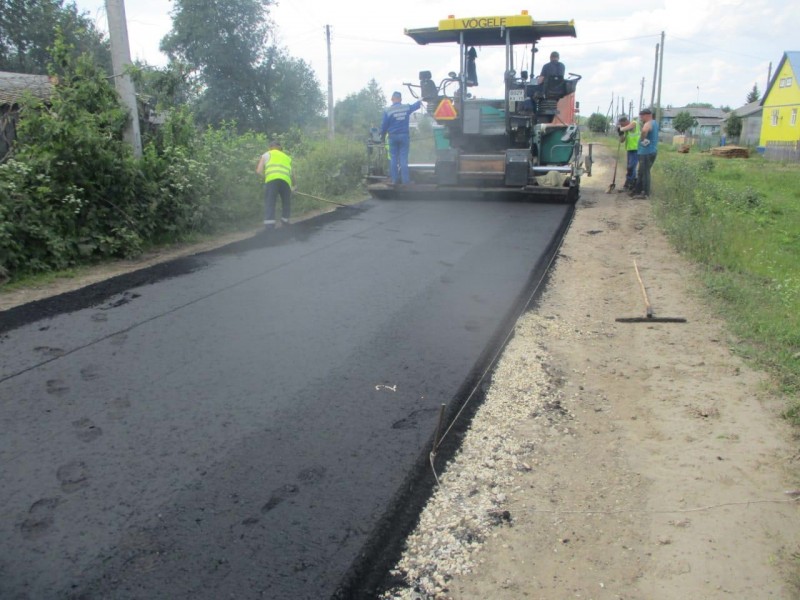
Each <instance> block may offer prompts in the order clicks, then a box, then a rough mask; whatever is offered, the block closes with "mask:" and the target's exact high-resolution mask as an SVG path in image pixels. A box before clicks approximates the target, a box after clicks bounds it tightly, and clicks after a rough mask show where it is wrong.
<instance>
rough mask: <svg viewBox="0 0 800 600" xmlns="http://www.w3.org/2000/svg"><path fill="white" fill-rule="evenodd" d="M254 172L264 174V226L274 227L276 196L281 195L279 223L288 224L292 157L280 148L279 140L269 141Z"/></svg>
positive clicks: (291, 184)
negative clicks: (267, 148) (266, 149)
mask: <svg viewBox="0 0 800 600" xmlns="http://www.w3.org/2000/svg"><path fill="white" fill-rule="evenodd" d="M256 173H258V174H259V175H263V176H264V227H265V228H267V229H274V228H275V224H276V222H275V204H276V203H277V201H278V196H280V197H281V209H282V210H281V225H288V224H289V217H290V216H291V211H292V209H291V204H290V203H291V199H292V186H293V183H292V157H291V156H289V155H288V154H286V153H285V152H283V150H281V143H280V142H279V141H277V140H272V141H270V143H269V150H268V151H267V152H265V153H264V154H262V155H261V159H260V160H259V161H258V166H257V167H256Z"/></svg>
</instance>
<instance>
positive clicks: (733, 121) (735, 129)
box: [725, 112, 743, 138]
mask: <svg viewBox="0 0 800 600" xmlns="http://www.w3.org/2000/svg"><path fill="white" fill-rule="evenodd" d="M742 125H743V122H742V117H740V116H739V115H737V114H736V113H733V112H732V113H731V114H730V115H729V116H728V119H727V120H726V121H725V133H727V134H728V137H731V138H738V137H739V136H740V135H741V134H742Z"/></svg>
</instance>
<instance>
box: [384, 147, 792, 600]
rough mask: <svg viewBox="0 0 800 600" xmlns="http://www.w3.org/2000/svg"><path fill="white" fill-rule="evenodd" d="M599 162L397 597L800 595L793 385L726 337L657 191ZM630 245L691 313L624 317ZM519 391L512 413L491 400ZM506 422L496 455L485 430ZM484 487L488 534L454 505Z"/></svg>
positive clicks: (654, 283)
mask: <svg viewBox="0 0 800 600" xmlns="http://www.w3.org/2000/svg"><path fill="white" fill-rule="evenodd" d="M609 162H610V161H609V160H608V159H606V160H605V162H604V164H603V163H601V164H599V165H596V167H598V168H596V169H595V173H594V177H592V178H591V179H586V180H584V182H585V183H584V189H583V192H582V198H581V201H580V202H579V205H578V207H577V214H576V217H575V219H574V222H573V224H572V226H571V228H570V231H569V232H568V234H567V236H566V239H565V241H564V244H563V246H562V248H561V252H560V256H559V258H558V260H557V262H556V266H555V269H554V271H553V272H552V277H551V280H550V282H549V285H548V286H547V290H546V291H545V293H544V294H543V297H542V299H541V301H540V302H539V305H538V307H536V308H535V309H533V310H531V311H529V312H528V313H526V314H525V315H523V317H522V318H521V319H520V320H519V322H518V323H517V327H516V333H515V336H514V338H513V339H512V340H511V342H510V343H509V345H508V346H507V347H506V349H505V351H504V354H503V356H502V358H501V360H500V363H499V365H498V369H497V372H496V373H495V376H494V380H493V383H492V386H491V388H490V390H489V392H488V394H487V400H486V402H485V405H484V406H483V407H482V408H481V409H480V411H479V412H478V414H477V415H476V420H475V423H474V425H473V428H478V430H479V432H480V433H478V435H477V437H478V438H479V439H478V440H477V445H478V446H480V447H481V448H482V454H481V456H480V457H479V458H473V459H472V460H469V459H467V460H464V461H463V462H459V458H457V459H456V460H455V461H454V463H453V464H452V465H451V466H450V467H448V469H447V471H446V473H445V474H444V475H443V476H442V485H441V487H440V488H439V491H437V493H436V495H435V496H434V498H433V499H432V501H431V502H430V503H429V505H428V507H427V508H426V510H425V513H424V514H423V517H422V519H421V524H420V527H419V528H418V530H417V532H415V534H414V535H413V536H412V537H411V538H410V540H409V550H408V556H406V557H405V558H404V561H403V562H401V564H400V567H399V569H398V571H399V573H398V574H399V575H400V576H404V577H405V578H406V580H407V581H408V582H409V584H410V585H411V589H410V590H406V591H405V593H400V592H398V593H397V595H396V596H395V597H404V598H409V597H411V598H415V597H416V598H429V597H435V598H458V599H478V598H492V599H495V600H512V599H519V598H542V599H559V598H596V599H605V598H625V599H642V600H644V599H675V600H678V599H681V600H685V599H687V598H703V599H714V598H800V518H798V517H800V514H799V513H800V503H798V502H797V500H796V496H797V495H798V492H797V488H798V487H799V484H800V481H799V480H798V473H799V472H800V471H799V470H798V467H800V453H798V445H797V440H796V439H792V432H791V431H790V429H789V427H788V426H787V425H786V423H785V422H784V421H782V420H781V418H780V415H779V413H780V411H781V409H782V408H783V406H784V399H782V398H779V397H775V396H773V395H769V393H768V392H767V389H768V386H767V385H766V383H767V380H766V376H765V375H764V374H762V373H759V372H756V371H754V370H753V369H751V368H750V367H748V366H747V365H746V364H744V363H743V361H742V360H740V359H739V358H737V357H736V356H735V355H734V354H733V353H732V352H731V350H730V348H731V347H732V346H733V345H734V343H735V340H734V339H733V338H732V337H731V336H730V334H729V333H728V332H726V329H725V323H724V321H723V320H722V319H721V318H720V315H718V314H715V312H714V311H713V309H711V308H710V307H709V306H708V305H707V304H706V303H704V302H703V300H702V299H701V298H700V297H699V295H698V294H696V290H697V289H698V287H699V283H698V280H697V278H696V272H695V271H694V269H693V267H692V266H691V265H689V264H688V263H687V262H686V261H684V260H683V259H682V258H681V257H680V256H679V255H677V254H676V253H675V252H674V251H673V249H672V248H671V247H670V245H669V244H668V242H667V240H666V239H665V238H664V236H663V235H662V234H661V232H660V231H659V230H658V229H657V227H656V226H655V225H654V223H653V219H652V216H651V211H650V206H649V204H648V203H647V202H643V201H641V200H632V199H629V198H628V197H627V195H624V194H617V193H612V194H607V193H606V190H607V188H608V185H609V183H610V182H611V171H610V170H609V168H608V163H609ZM618 181H619V180H618ZM634 261H636V264H637V266H638V268H639V272H640V275H641V279H642V281H643V283H644V286H645V290H646V292H647V297H648V299H649V301H650V303H651V305H652V308H653V313H654V315H655V317H683V318H685V319H686V320H687V322H686V323H658V322H642V323H621V322H617V321H616V320H615V319H616V318H617V317H644V316H645V304H644V296H643V294H642V291H641V287H640V284H639V281H638V279H637V277H636V271H635V269H634ZM526 397H527V402H528V410H527V413H526V414H524V415H523V416H522V417H521V418H519V419H518V420H516V422H515V423H514V424H513V425H511V426H510V427H509V426H507V424H506V422H505V421H507V419H506V420H505V421H504V420H497V419H496V417H495V416H494V415H496V414H497V413H502V412H503V411H504V410H505V411H513V410H515V409H514V408H513V407H514V406H515V405H518V404H519V402H520V399H521V398H526ZM504 407H505V408H504ZM485 409H486V410H485ZM492 420H494V421H495V422H496V424H495V425H492V426H490V427H489V428H488V431H490V433H487V427H486V425H485V422H488V421H492ZM473 437H475V436H473V432H472V431H471V432H470V433H469V434H468V436H467V439H466V440H465V446H464V453H465V454H469V453H471V452H473V451H472V450H471V449H470V448H471V447H472V446H475V445H476V443H475V440H474V439H472V438H473ZM509 439H510V440H513V441H515V443H514V444H513V445H512V447H513V450H512V452H511V458H510V459H508V460H506V459H504V457H503V456H502V451H498V452H497V453H495V451H494V449H493V444H492V441H493V440H501V441H502V444H504V445H506V446H508V445H509V444H508V440H509ZM499 445H500V444H494V446H495V447H499ZM487 457H488V458H487ZM461 458H463V457H461ZM481 461H482V464H480V465H479V467H480V470H475V465H476V464H477V463H478V462H481ZM464 480H467V481H470V482H472V485H473V486H474V487H473V489H470V488H469V487H466V488H461V489H460V488H459V485H460V484H459V482H461V481H464ZM476 482H482V483H485V485H475V483H476ZM793 492H794V493H793ZM486 494H488V495H489V496H490V497H489V498H488V500H489V502H488V503H487V504H484V505H483V510H484V511H485V512H488V514H489V515H490V516H493V517H494V524H493V525H492V522H491V519H490V520H489V525H490V527H491V529H490V533H488V534H486V535H483V536H482V535H481V532H482V531H486V530H485V528H484V529H481V527H480V526H475V525H474V522H475V520H476V517H475V515H474V514H473V515H469V513H468V510H467V512H465V513H464V514H462V515H461V516H460V517H458V518H457V519H453V518H452V515H453V514H454V513H459V512H461V511H464V510H466V509H465V505H466V504H467V503H468V502H473V500H472V497H473V496H481V495H484V496H485V495H486ZM437 496H442V498H449V500H442V501H441V502H440V501H439V499H438V498H437ZM487 506H488V508H487ZM498 515H502V518H497V516H498ZM448 519H450V520H449V523H450V524H449V525H448V524H447V523H448ZM469 521H472V523H473V525H472V530H471V531H472V533H471V534H470V535H464V528H463V523H465V522H469ZM459 523H461V525H459ZM429 530H436V531H435V532H434V533H432V534H430V533H429ZM454 533H455V535H453V534H454ZM465 538H466V539H469V540H471V541H470V543H469V544H467V546H468V547H467V548H466V549H465V548H464V547H463V546H464V544H460V542H458V540H463V539H465ZM476 538H477V539H479V542H478V543H475V539H476ZM481 538H485V539H481ZM454 540H456V541H454ZM442 548H445V550H442ZM454 558H455V561H453V559H454ZM454 562H455V563H456V565H454V564H453V563H454Z"/></svg>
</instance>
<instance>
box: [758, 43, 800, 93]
mask: <svg viewBox="0 0 800 600" xmlns="http://www.w3.org/2000/svg"><path fill="white" fill-rule="evenodd" d="M787 60H788V61H789V66H791V67H792V71H794V76H795V79H797V78H798V77H800V51H798V50H793V51H786V52H784V53H783V56H782V57H781V62H779V63H778V68H777V69H775V72H774V73H773V74H772V79H770V80H769V85H768V86H767V89H766V91H765V92H764V96H763V97H762V98H761V101H760V104H761V106H764V100H766V99H767V96H768V95H769V91H770V90H771V89H772V86H774V85H775V80H777V79H778V75H779V74H780V72H781V69H783V64H784V63H785V62H786V61H787ZM795 85H796V83H795Z"/></svg>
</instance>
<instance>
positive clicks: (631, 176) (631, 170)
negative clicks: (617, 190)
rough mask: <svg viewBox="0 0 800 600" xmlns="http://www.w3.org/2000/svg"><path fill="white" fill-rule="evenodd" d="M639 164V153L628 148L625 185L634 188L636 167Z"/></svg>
mask: <svg viewBox="0 0 800 600" xmlns="http://www.w3.org/2000/svg"><path fill="white" fill-rule="evenodd" d="M638 165H639V153H638V152H637V151H636V150H628V170H627V172H626V173H625V187H626V188H628V189H629V190H632V189H633V188H634V186H635V185H636V167H637V166H638Z"/></svg>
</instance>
